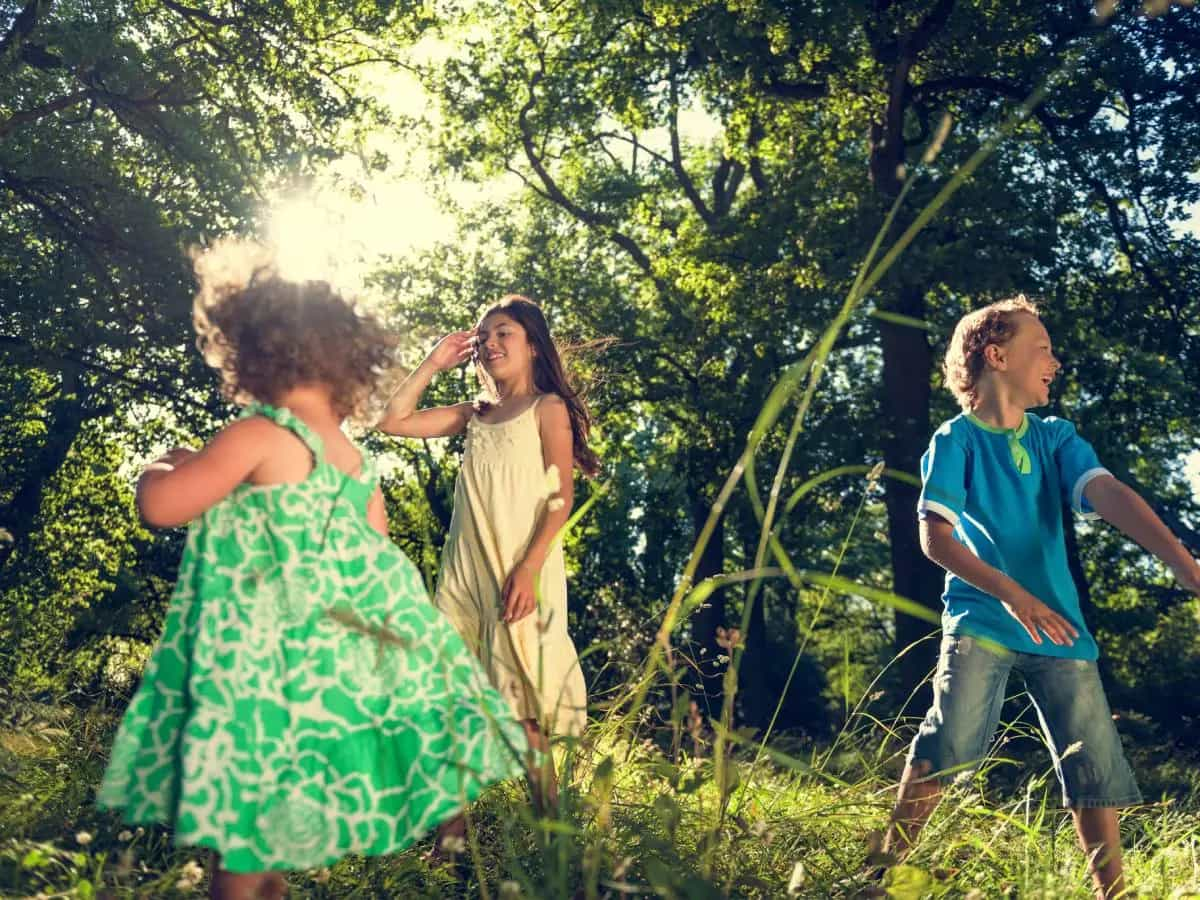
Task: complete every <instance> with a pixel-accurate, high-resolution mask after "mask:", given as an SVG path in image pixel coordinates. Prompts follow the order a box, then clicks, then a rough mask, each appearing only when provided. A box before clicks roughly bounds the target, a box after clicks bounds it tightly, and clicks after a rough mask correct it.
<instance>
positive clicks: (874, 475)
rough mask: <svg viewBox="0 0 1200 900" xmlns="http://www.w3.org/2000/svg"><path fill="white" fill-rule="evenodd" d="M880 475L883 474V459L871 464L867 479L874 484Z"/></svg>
mask: <svg viewBox="0 0 1200 900" xmlns="http://www.w3.org/2000/svg"><path fill="white" fill-rule="evenodd" d="M882 475H883V460H880V461H879V462H877V463H875V465H873V466H871V471H870V472H868V473H867V481H869V482H871V483H872V484H874V483H875V482H876V481H878V480H879V479H880V477H881V476H882Z"/></svg>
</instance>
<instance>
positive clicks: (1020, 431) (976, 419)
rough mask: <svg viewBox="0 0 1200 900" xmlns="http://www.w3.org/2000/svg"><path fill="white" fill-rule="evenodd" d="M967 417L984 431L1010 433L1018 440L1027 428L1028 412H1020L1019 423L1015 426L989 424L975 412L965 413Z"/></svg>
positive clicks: (1023, 435)
mask: <svg viewBox="0 0 1200 900" xmlns="http://www.w3.org/2000/svg"><path fill="white" fill-rule="evenodd" d="M967 418H968V419H970V420H971V421H972V422H973V423H975V424H976V425H978V426H979V427H980V428H982V429H983V430H984V431H990V432H991V433H992V434H1011V435H1013V437H1015V438H1017V439H1018V440H1020V439H1021V438H1023V437H1025V432H1027V431H1028V430H1029V416H1028V414H1022V416H1021V424H1020V425H1018V426H1017V427H1016V428H997V427H996V426H995V425H989V424H988V423H987V422H985V421H983V419H981V418H979V417H978V416H977V415H975V413H967Z"/></svg>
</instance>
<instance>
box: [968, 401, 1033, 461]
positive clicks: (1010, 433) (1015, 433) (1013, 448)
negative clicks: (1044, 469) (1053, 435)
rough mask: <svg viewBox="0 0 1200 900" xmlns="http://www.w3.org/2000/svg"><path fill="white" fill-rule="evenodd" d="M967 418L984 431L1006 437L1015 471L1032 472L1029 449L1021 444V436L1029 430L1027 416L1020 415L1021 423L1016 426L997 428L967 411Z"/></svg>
mask: <svg viewBox="0 0 1200 900" xmlns="http://www.w3.org/2000/svg"><path fill="white" fill-rule="evenodd" d="M967 419H968V420H969V421H970V422H971V424H973V425H976V426H978V427H979V428H982V429H983V430H984V431H987V432H990V433H991V434H1002V435H1004V436H1005V437H1006V438H1008V452H1009V453H1011V454H1012V459H1013V465H1015V466H1016V467H1017V471H1018V472H1020V473H1021V474H1022V475H1029V474H1031V473H1032V472H1033V460H1032V459H1030V458H1029V451H1028V450H1026V449H1025V447H1024V446H1023V445H1022V444H1021V438H1023V437H1025V434H1026V432H1028V431H1029V416H1027V415H1024V416H1022V417H1021V424H1020V425H1018V426H1017V427H1016V428H997V427H996V426H995V425H989V424H988V423H987V422H984V421H982V420H981V419H979V418H978V417H977V416H976V415H975V414H974V413H967Z"/></svg>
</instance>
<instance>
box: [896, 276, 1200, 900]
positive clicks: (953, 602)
mask: <svg viewBox="0 0 1200 900" xmlns="http://www.w3.org/2000/svg"><path fill="white" fill-rule="evenodd" d="M1058 369H1059V362H1058V360H1057V359H1056V358H1055V357H1054V354H1053V353H1052V352H1051V348H1050V336H1049V335H1048V334H1047V333H1046V329H1045V327H1044V326H1043V325H1042V322H1041V320H1040V319H1039V318H1038V314H1037V309H1036V308H1035V307H1034V306H1033V305H1032V304H1031V303H1029V302H1028V301H1027V300H1026V299H1025V298H1024V297H1023V296H1021V297H1017V298H1016V299H1013V300H1007V301H1002V302H999V303H994V304H992V305H991V306H987V307H984V308H983V309H980V310H976V311H975V312H973V313H970V314H969V315H967V316H964V317H963V319H962V320H961V321H959V323H958V325H957V327H956V328H955V329H954V335H953V337H952V338H951V340H950V346H949V349H948V350H947V353H946V364H945V372H946V382H947V385H948V386H949V387H950V389H951V390H952V391H953V392H954V395H955V396H956V397H957V398H958V400H959V402H960V403H961V404H962V407H963V413H962V415H959V416H956V417H955V418H953V419H951V420H950V421H949V422H946V423H945V424H943V425H942V427H941V428H939V429H938V430H937V432H935V434H934V436H933V440H932V441H931V443H930V445H929V450H928V451H927V452H926V454H925V456H924V457H923V458H922V460H921V475H922V481H923V489H922V491H921V497H920V501H919V504H918V514H919V516H920V524H921V544H922V547H923V548H924V550H925V553H926V555H927V556H928V557H929V558H930V559H932V560H933V561H934V562H936V563H937V564H938V565H940V566H942V567H943V568H945V569H946V590H945V593H944V594H943V600H944V602H945V605H946V610H945V614H944V615H943V618H942V630H943V638H942V646H941V652H940V657H939V660H938V668H937V674H936V676H935V678H934V699H933V706H932V708H931V709H930V710H929V713H928V714H927V715H926V717H925V721H924V723H923V724H922V725H921V728H920V730H919V732H918V733H917V736H916V738H915V739H914V740H913V743H912V747H911V748H910V750H909V754H908V760H907V765H906V767H905V770H904V775H903V777H902V779H901V782H900V791H899V797H898V800H897V803H896V808H895V811H894V813H893V818H892V826H891V828H890V829H889V833H888V838H887V844H886V848H887V849H888V850H889V851H890V852H892V853H894V854H898V855H899V854H903V853H904V852H905V851H907V849H908V848H909V847H910V846H911V845H912V843H913V841H914V840H915V839H916V836H917V833H918V832H919V830H920V828H921V826H922V825H923V824H924V823H925V821H926V820H927V819H928V817H929V815H930V814H931V813H932V812H933V809H934V807H935V806H936V802H937V798H938V792H939V780H942V781H946V780H953V779H954V777H955V776H956V775H958V774H959V773H961V772H962V771H964V770H969V769H970V768H972V767H973V766H974V765H976V764H977V763H978V762H979V761H980V760H981V759H982V758H983V757H984V756H985V754H986V751H987V747H988V743H989V742H990V739H991V736H992V733H993V731H994V730H995V728H996V725H997V724H998V721H999V716H1000V708H1001V705H1002V704H1003V702H1004V696H1005V685H1006V683H1007V681H1008V675H1009V672H1010V671H1011V670H1013V669H1016V670H1017V671H1019V672H1020V673H1021V674H1022V676H1023V677H1024V679H1025V686H1026V689H1027V690H1028V691H1029V694H1030V696H1031V697H1032V698H1033V701H1034V704H1035V705H1036V707H1037V710H1038V714H1039V716H1040V719H1041V722H1042V726H1043V729H1044V731H1045V735H1046V742H1047V744H1048V745H1049V747H1050V751H1051V754H1052V757H1053V759H1054V765H1055V771H1056V773H1057V774H1058V778H1059V781H1060V783H1061V784H1062V789H1063V803H1064V805H1065V806H1067V807H1068V808H1070V809H1071V811H1072V814H1073V816H1074V819H1075V829H1076V833H1077V835H1078V837H1079V842H1080V844H1081V845H1082V847H1083V849H1084V852H1085V853H1086V854H1087V855H1088V861H1089V865H1090V868H1091V872H1092V878H1093V881H1094V882H1095V887H1096V893H1097V896H1098V897H1115V896H1117V895H1118V894H1119V893H1121V891H1123V890H1124V877H1123V873H1122V865H1121V845H1120V831H1119V829H1118V825H1117V814H1116V810H1117V808H1118V807H1122V806H1130V805H1132V804H1136V803H1139V802H1141V796H1140V794H1139V793H1138V788H1137V784H1136V782H1135V781H1134V778H1133V774H1132V772H1131V771H1130V768H1129V765H1128V763H1127V762H1126V760H1125V756H1124V753H1123V751H1122V749H1121V742H1120V739H1119V738H1118V737H1117V732H1116V728H1115V727H1114V726H1113V722H1112V717H1111V714H1110V713H1109V709H1108V702H1107V700H1106V699H1105V696H1104V689H1103V687H1102V686H1101V684H1100V678H1099V675H1098V674H1097V670H1096V662H1095V660H1096V656H1097V647H1096V642H1095V640H1093V638H1092V636H1091V635H1090V634H1088V631H1087V626H1086V625H1085V624H1084V622H1083V617H1082V616H1081V614H1080V610H1079V598H1078V595H1077V594H1076V591H1075V585H1074V583H1073V582H1072V580H1071V574H1070V572H1069V571H1068V568H1067V553H1066V544H1065V542H1064V538H1063V517H1062V504H1063V503H1065V502H1069V503H1070V504H1071V506H1072V508H1073V509H1074V510H1075V512H1076V513H1077V514H1081V515H1084V516H1087V517H1089V518H1103V519H1105V520H1106V521H1108V522H1110V523H1111V524H1113V525H1115V526H1116V527H1117V528H1119V529H1120V530H1121V531H1122V532H1124V533H1125V534H1126V535H1128V536H1129V537H1130V538H1132V539H1133V540H1135V541H1137V542H1138V543H1139V544H1141V545H1142V546H1143V547H1145V548H1146V549H1147V550H1149V551H1150V552H1151V553H1153V554H1155V555H1156V556H1157V557H1159V558H1160V559H1161V560H1163V562H1165V563H1167V565H1169V566H1170V567H1171V569H1172V571H1173V572H1174V574H1175V576H1176V578H1177V579H1178V580H1179V582H1180V584H1182V585H1183V586H1184V587H1185V588H1187V589H1188V590H1190V591H1193V592H1200V567H1198V566H1197V565H1196V562H1195V560H1193V559H1192V557H1191V556H1190V555H1189V554H1188V553H1187V552H1186V551H1185V550H1184V548H1183V546H1182V545H1181V544H1180V543H1179V542H1178V541H1177V540H1176V539H1175V538H1174V536H1173V535H1172V534H1171V533H1170V532H1169V531H1168V530H1167V528H1166V526H1164V525H1163V524H1162V522H1161V521H1159V519H1158V517H1157V516H1156V515H1155V514H1154V513H1153V512H1151V510H1150V508H1149V506H1147V505H1146V503H1145V501H1143V500H1142V498H1141V497H1140V496H1138V495H1137V494H1136V493H1135V492H1134V491H1132V490H1130V489H1129V488H1128V487H1126V486H1125V485H1124V484H1122V483H1121V482H1119V481H1117V479H1115V478H1114V477H1113V476H1112V475H1111V474H1109V473H1108V472H1107V471H1106V470H1105V469H1104V468H1102V467H1101V465H1100V463H1099V461H1098V460H1097V458H1096V454H1095V451H1094V450H1093V449H1092V447H1091V446H1090V445H1089V444H1088V443H1087V442H1086V441H1085V440H1084V439H1083V438H1081V437H1079V436H1078V435H1077V434H1076V433H1075V428H1074V427H1073V426H1072V425H1071V424H1070V423H1069V422H1066V421H1064V420H1062V419H1058V418H1048V419H1041V418H1039V417H1037V416H1035V415H1032V414H1029V413H1026V412H1025V410H1026V409H1029V408H1031V407H1036V406H1045V405H1046V404H1047V403H1048V402H1049V400H1050V384H1051V382H1052V381H1053V380H1054V376H1055V374H1056V373H1057V372H1058ZM980 639H983V640H980ZM1068 748H1071V749H1070V750H1069V751H1068Z"/></svg>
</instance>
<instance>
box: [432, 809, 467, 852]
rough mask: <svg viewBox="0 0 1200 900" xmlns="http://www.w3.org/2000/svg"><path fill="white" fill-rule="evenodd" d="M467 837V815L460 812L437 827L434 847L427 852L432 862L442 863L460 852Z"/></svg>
mask: <svg viewBox="0 0 1200 900" xmlns="http://www.w3.org/2000/svg"><path fill="white" fill-rule="evenodd" d="M466 839H467V817H466V816H465V815H463V814H462V813H459V814H458V815H457V816H455V817H454V818H453V819H447V820H446V821H445V822H443V823H442V824H441V825H439V826H438V827H437V833H436V834H435V835H434V838H433V849H432V850H430V851H429V852H428V853H427V854H425V858H426V859H427V860H428V861H429V862H431V863H441V862H444V861H445V860H448V859H450V857H451V856H453V855H454V854H455V853H458V852H460V847H461V846H462V845H463V844H465V843H466Z"/></svg>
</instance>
